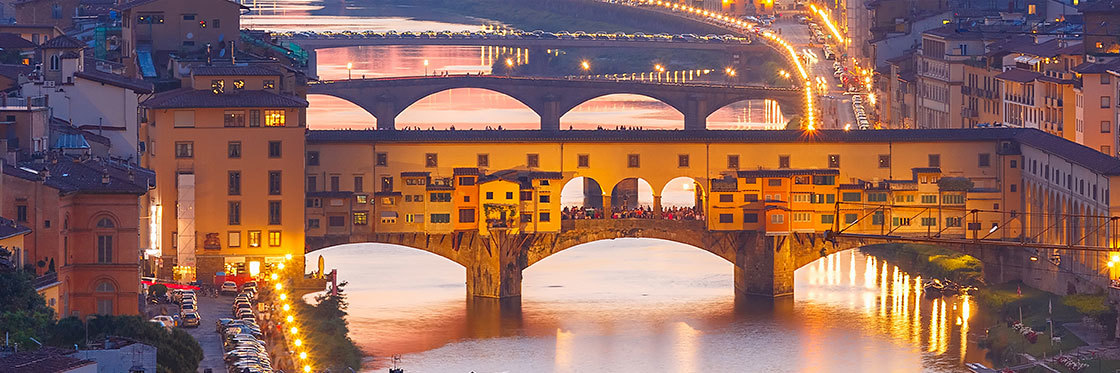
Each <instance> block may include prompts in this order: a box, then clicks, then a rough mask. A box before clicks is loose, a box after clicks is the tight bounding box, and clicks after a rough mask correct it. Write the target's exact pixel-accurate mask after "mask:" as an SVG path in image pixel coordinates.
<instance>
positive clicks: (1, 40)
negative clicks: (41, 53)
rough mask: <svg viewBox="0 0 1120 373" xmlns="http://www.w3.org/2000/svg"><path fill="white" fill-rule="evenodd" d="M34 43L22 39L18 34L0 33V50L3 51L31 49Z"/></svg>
mask: <svg viewBox="0 0 1120 373" xmlns="http://www.w3.org/2000/svg"><path fill="white" fill-rule="evenodd" d="M35 47H36V45H35V43H32V42H31V41H30V40H27V39H24V38H23V37H21V36H19V34H13V33H10V32H0V48H4V49H33V48H35Z"/></svg>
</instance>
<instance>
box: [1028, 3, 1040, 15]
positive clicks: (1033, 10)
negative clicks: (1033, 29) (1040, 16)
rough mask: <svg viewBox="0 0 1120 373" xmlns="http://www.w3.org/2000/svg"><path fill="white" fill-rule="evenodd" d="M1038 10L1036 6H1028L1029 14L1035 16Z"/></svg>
mask: <svg viewBox="0 0 1120 373" xmlns="http://www.w3.org/2000/svg"><path fill="white" fill-rule="evenodd" d="M1037 10H1038V9H1036V8H1035V5H1034V4H1028V5H1027V14H1035V12H1036V11H1037Z"/></svg>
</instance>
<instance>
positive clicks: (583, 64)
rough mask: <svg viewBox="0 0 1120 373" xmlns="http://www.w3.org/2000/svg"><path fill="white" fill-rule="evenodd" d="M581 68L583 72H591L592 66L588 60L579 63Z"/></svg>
mask: <svg viewBox="0 0 1120 373" xmlns="http://www.w3.org/2000/svg"><path fill="white" fill-rule="evenodd" d="M579 67H580V68H581V69H583V71H589V70H591V64H590V63H588V62H587V60H583V61H581V62H580V63H579Z"/></svg>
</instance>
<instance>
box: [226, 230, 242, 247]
mask: <svg viewBox="0 0 1120 373" xmlns="http://www.w3.org/2000/svg"><path fill="white" fill-rule="evenodd" d="M226 242H227V243H229V247H241V231H230V232H228V233H227V234H226Z"/></svg>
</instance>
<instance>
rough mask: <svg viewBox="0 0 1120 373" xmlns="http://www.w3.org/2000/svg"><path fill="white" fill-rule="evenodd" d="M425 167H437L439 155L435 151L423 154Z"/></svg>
mask: <svg viewBox="0 0 1120 373" xmlns="http://www.w3.org/2000/svg"><path fill="white" fill-rule="evenodd" d="M424 166H425V167H439V157H438V155H437V154H436V153H427V154H424Z"/></svg>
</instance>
